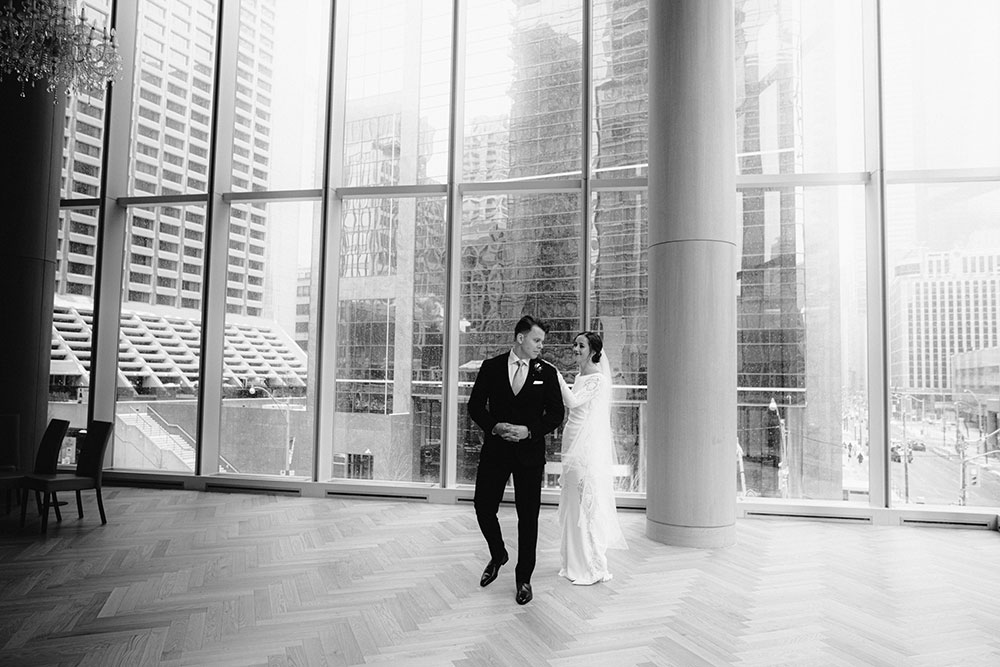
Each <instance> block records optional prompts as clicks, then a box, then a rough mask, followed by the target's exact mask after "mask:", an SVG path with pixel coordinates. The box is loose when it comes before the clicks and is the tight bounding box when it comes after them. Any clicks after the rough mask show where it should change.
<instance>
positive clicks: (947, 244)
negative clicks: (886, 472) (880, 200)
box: [886, 183, 1000, 507]
mask: <svg viewBox="0 0 1000 667" xmlns="http://www.w3.org/2000/svg"><path fill="white" fill-rule="evenodd" d="M886 215H887V221H886V222H887V236H888V247H887V250H888V258H887V266H886V269H887V271H888V276H887V281H888V289H889V303H888V326H889V359H890V384H891V387H892V391H893V398H892V415H891V418H892V421H891V427H892V437H891V442H890V448H891V452H890V458H891V460H892V495H893V499H894V500H895V501H897V502H901V503H906V502H910V503H931V504H945V505H954V504H964V505H977V506H994V507H995V506H997V505H1000V475H998V474H997V473H998V471H1000V452H997V451H996V450H998V449H1000V447H998V443H997V435H996V430H997V412H998V411H1000V402H998V397H1000V341H998V329H1000V318H998V310H1000V226H998V225H997V219H998V217H1000V185H998V184H996V183H952V184H934V185H898V186H892V187H890V188H889V192H888V201H887V208H886ZM991 452H992V453H991Z"/></svg>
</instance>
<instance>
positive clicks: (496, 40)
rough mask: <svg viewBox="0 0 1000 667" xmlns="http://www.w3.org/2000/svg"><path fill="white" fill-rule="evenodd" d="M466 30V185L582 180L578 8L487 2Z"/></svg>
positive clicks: (472, 10) (556, 2)
mask: <svg viewBox="0 0 1000 667" xmlns="http://www.w3.org/2000/svg"><path fill="white" fill-rule="evenodd" d="M467 25H468V28H467V29H468V36H467V38H466V80H465V139H464V146H465V148H464V153H463V174H462V178H463V180H465V181H491V180H504V179H508V178H526V177H532V176H553V175H562V174H567V173H575V174H578V173H579V172H580V167H581V162H580V152H581V145H582V142H581V137H580V134H581V130H582V127H583V126H582V122H581V117H580V100H581V85H582V78H583V77H582V53H583V52H582V45H581V42H582V35H581V25H582V23H581V5H580V3H579V2H576V1H575V0H543V1H539V2H530V3H528V2H518V1H517V0H484V1H483V2H476V3H471V4H470V5H469V8H468V16H467Z"/></svg>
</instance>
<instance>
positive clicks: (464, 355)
mask: <svg viewBox="0 0 1000 667" xmlns="http://www.w3.org/2000/svg"><path fill="white" fill-rule="evenodd" d="M462 209H463V210H462V218H463V219H462V283H461V290H462V292H461V307H460V316H459V317H460V320H459V323H458V327H459V332H460V338H459V364H460V366H459V386H460V396H459V410H458V420H459V423H458V432H459V442H458V443H457V446H458V459H457V461H458V476H457V478H458V482H459V483H472V482H474V481H475V475H476V468H477V466H478V465H479V450H480V448H481V447H482V430H481V429H480V428H479V427H478V426H476V425H475V424H474V423H473V422H472V420H471V419H469V415H468V411H467V410H466V408H465V405H466V403H467V402H468V397H469V392H470V391H471V389H472V384H473V382H474V381H475V379H476V372H477V371H478V370H479V364H480V363H481V362H482V360H483V359H486V358H488V357H492V356H495V355H497V354H501V353H503V352H506V351H508V350H509V349H510V346H511V344H512V341H513V340H514V325H515V324H517V321H518V320H519V319H520V318H521V316H522V315H525V314H530V315H532V316H534V317H538V318H541V319H543V320H545V321H546V322H548V324H549V326H550V327H551V328H550V330H549V333H548V335H547V336H546V337H545V344H546V347H547V351H546V352H543V353H542V354H543V357H544V358H546V359H549V360H551V361H552V362H553V363H555V364H556V365H557V366H559V367H560V368H570V367H572V364H571V362H570V361H568V358H569V356H568V346H569V344H570V342H571V339H572V336H573V335H574V334H575V333H577V332H578V331H579V327H580V278H581V276H580V267H581V260H582V257H581V255H580V232H581V227H580V219H581V218H580V213H581V212H580V198H579V195H577V194H575V193H573V194H553V195H523V196H515V195H501V194H498V195H486V196H477V197H467V198H465V200H464V201H463V205H462ZM560 355H563V357H565V359H567V361H562V360H561V359H562V357H560ZM545 448H546V453H547V456H546V458H547V460H549V461H557V460H558V452H559V451H560V442H559V432H558V431H556V432H555V433H553V434H550V435H549V436H548V437H547V439H546V446H545Z"/></svg>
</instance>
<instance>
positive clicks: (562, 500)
mask: <svg viewBox="0 0 1000 667" xmlns="http://www.w3.org/2000/svg"><path fill="white" fill-rule="evenodd" d="M605 363H606V362H605ZM602 370H603V368H602ZM559 380H560V386H561V388H562V394H563V403H564V404H565V405H566V407H567V408H569V418H568V419H567V422H566V427H565V429H564V430H563V440H562V474H561V476H560V486H561V487H562V492H561V494H560V496H559V528H560V532H561V540H560V548H559V553H560V559H561V561H560V564H561V569H560V570H559V575H560V576H563V577H566V578H567V579H569V580H571V581H572V582H573V583H574V584H580V585H589V584H594V583H597V582H599V581H608V580H610V579H611V573H610V572H609V571H608V559H607V550H608V549H627V548H628V546H627V545H626V543H625V537H624V535H623V534H622V531H621V526H620V525H619V523H618V514H617V510H616V508H615V490H614V476H613V472H612V466H613V464H614V462H615V456H614V438H613V435H612V432H611V389H612V387H611V377H610V373H604V372H602V373H591V374H588V375H580V376H578V377H577V379H576V380H575V381H574V382H573V387H572V388H570V387H569V386H568V385H567V384H566V382H565V380H563V378H562V376H561V375H560V376H559Z"/></svg>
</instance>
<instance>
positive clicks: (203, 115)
mask: <svg viewBox="0 0 1000 667" xmlns="http://www.w3.org/2000/svg"><path fill="white" fill-rule="evenodd" d="M273 2H274V0H268V2H265V3H261V4H262V5H263V4H273ZM216 15H217V12H216V3H215V0H191V1H190V2H188V3H179V2H167V3H157V2H153V1H152V0H141V1H140V2H139V11H138V13H137V19H136V20H137V21H138V26H137V29H138V39H137V40H136V55H135V67H136V77H137V80H136V81H135V83H134V85H135V88H136V90H135V95H133V97H132V100H133V101H132V104H133V106H132V120H133V126H132V152H131V155H130V156H129V157H130V158H131V161H132V164H131V168H130V169H129V173H130V175H131V177H130V179H129V186H128V191H129V193H130V194H133V195H137V196H141V195H161V194H163V195H171V194H183V193H191V192H204V191H206V190H207V189H208V153H209V150H208V149H209V145H208V144H209V138H210V133H211V108H212V94H213V90H212V88H213V84H214V69H215V38H216V28H217V26H216ZM241 44H242V40H241ZM244 55H245V54H244ZM255 62H257V61H255ZM267 78H269V77H267Z"/></svg>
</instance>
